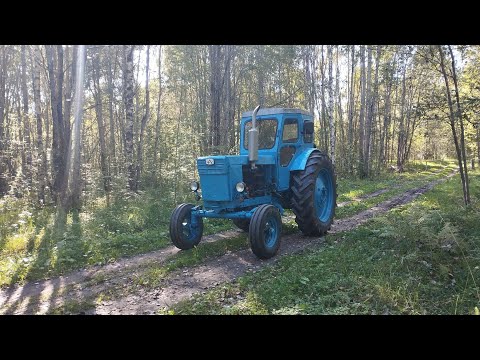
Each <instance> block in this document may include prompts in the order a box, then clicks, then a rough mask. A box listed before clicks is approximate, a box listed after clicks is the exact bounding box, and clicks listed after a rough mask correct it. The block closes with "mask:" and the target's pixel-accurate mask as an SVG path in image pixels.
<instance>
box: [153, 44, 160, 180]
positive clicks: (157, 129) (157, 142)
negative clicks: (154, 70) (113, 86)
mask: <svg viewBox="0 0 480 360" xmlns="http://www.w3.org/2000/svg"><path fill="white" fill-rule="evenodd" d="M161 103H162V45H160V46H159V48H158V102H157V123H156V124H155V146H154V151H153V176H154V179H157V177H156V174H157V170H156V169H157V164H158V177H159V180H160V181H159V183H160V184H161V183H162V157H160V161H158V152H159V145H160V130H161V124H162V123H161V120H162V117H161V109H162V107H161Z"/></svg>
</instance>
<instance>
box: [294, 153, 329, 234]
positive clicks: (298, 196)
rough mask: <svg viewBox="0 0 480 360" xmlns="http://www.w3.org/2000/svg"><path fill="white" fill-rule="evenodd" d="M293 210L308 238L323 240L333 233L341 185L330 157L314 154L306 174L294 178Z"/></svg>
mask: <svg viewBox="0 0 480 360" xmlns="http://www.w3.org/2000/svg"><path fill="white" fill-rule="evenodd" d="M291 189H292V193H293V197H292V210H293V212H294V213H295V221H296V223H297V224H298V228H299V229H300V230H301V231H302V233H303V234H304V235H308V236H321V235H324V234H326V233H327V231H328V230H330V227H331V226H332V223H333V217H334V216H335V207H336V206H337V201H336V200H337V183H336V177H335V172H334V168H333V165H332V162H331V161H330V159H329V157H328V156H327V155H326V154H322V153H321V152H319V151H315V152H312V154H310V157H309V158H308V161H307V164H306V166H305V170H303V171H298V172H296V173H294V174H293V177H292V188H291Z"/></svg>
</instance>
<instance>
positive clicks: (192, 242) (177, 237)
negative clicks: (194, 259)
mask: <svg viewBox="0 0 480 360" xmlns="http://www.w3.org/2000/svg"><path fill="white" fill-rule="evenodd" d="M192 208H193V204H180V205H178V206H177V207H176V208H175V210H173V212H172V216H171V217H170V238H171V239H172V243H173V245H175V246H176V247H177V248H179V249H182V250H188V249H191V248H193V247H194V246H196V245H198V243H199V242H200V240H201V239H202V234H203V219H202V218H201V217H198V218H197V222H196V224H195V225H194V224H192Z"/></svg>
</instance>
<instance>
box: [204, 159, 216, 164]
mask: <svg viewBox="0 0 480 360" xmlns="http://www.w3.org/2000/svg"><path fill="white" fill-rule="evenodd" d="M205 163H206V164H207V165H213V164H215V160H214V159H207V160H205Z"/></svg>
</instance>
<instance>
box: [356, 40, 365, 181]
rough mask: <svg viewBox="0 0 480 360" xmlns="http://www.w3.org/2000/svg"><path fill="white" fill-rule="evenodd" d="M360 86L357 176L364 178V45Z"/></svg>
mask: <svg viewBox="0 0 480 360" xmlns="http://www.w3.org/2000/svg"><path fill="white" fill-rule="evenodd" d="M360 70H361V71H360V84H361V94H360V115H359V125H358V132H359V137H358V138H359V144H358V155H359V156H358V160H359V167H358V174H359V175H360V176H361V177H363V176H364V166H365V159H364V157H363V155H364V150H363V149H364V147H365V100H366V80H365V45H361V46H360Z"/></svg>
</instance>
